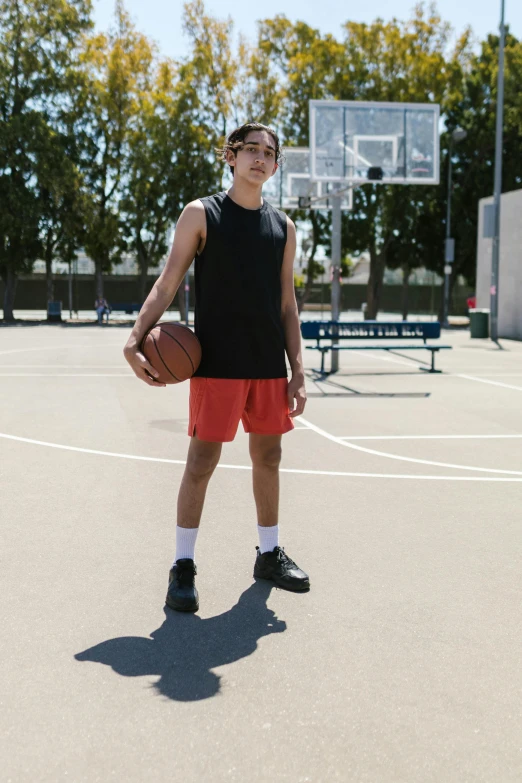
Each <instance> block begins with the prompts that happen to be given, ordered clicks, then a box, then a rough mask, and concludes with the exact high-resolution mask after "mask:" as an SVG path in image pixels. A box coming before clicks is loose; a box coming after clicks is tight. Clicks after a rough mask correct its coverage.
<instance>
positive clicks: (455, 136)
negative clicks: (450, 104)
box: [442, 128, 468, 326]
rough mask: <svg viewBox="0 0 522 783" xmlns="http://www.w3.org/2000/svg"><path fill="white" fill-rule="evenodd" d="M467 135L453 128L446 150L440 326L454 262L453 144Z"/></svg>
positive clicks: (445, 315)
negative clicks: (442, 302)
mask: <svg viewBox="0 0 522 783" xmlns="http://www.w3.org/2000/svg"><path fill="white" fill-rule="evenodd" d="M467 135H468V134H467V133H466V131H465V130H463V128H455V130H454V131H452V132H451V136H450V143H449V150H448V203H447V207H446V244H445V250H444V262H445V263H444V305H443V311H442V325H443V326H448V315H449V291H450V278H451V265H452V263H453V262H454V260H455V240H454V239H452V238H451V191H452V177H453V163H452V157H453V144H456V143H457V142H459V141H462V140H463V139H465V138H466V136H467Z"/></svg>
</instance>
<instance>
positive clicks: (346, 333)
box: [301, 321, 452, 375]
mask: <svg viewBox="0 0 522 783" xmlns="http://www.w3.org/2000/svg"><path fill="white" fill-rule="evenodd" d="M301 335H302V337H303V340H315V341H316V344H315V345H308V346H307V348H308V350H314V351H320V352H321V369H320V372H321V374H322V375H326V374H327V373H326V371H325V369H324V359H325V355H326V354H327V353H328V352H329V351H360V350H361V349H362V350H365V351H372V350H373V351H377V350H378V351H389V352H390V353H397V354H398V355H399V356H400V351H416V350H417V351H419V350H426V351H431V364H429V365H428V366H427V367H423V366H422V365H423V364H426V362H422V361H421V360H418V359H413V361H416V362H417V363H418V364H420V365H421V366H420V367H419V369H420V370H424V371H425V372H442V371H441V370H436V369H435V354H436V353H437V351H442V350H451V348H452V346H451V345H432V344H429V343H428V342H427V341H428V340H436V339H438V338H439V337H440V323H439V322H438V321H427V322H424V321H419V322H415V321H302V322H301ZM339 340H382V341H383V342H382V344H380V345H373V344H371V345H364V346H361V345H339V342H338V341H339ZM399 340H409V341H413V340H422V344H418V343H417V344H414V345H411V344H410V345H405V344H400V343H398V344H395V341H399ZM324 341H330V343H329V344H328V345H325V344H324ZM407 358H408V359H409V358H410V357H409V356H408V357H407Z"/></svg>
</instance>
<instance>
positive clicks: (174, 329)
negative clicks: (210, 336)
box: [141, 322, 201, 383]
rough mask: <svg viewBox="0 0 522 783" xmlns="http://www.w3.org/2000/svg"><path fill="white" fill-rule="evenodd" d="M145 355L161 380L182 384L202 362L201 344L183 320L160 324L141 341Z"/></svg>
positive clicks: (161, 381)
mask: <svg viewBox="0 0 522 783" xmlns="http://www.w3.org/2000/svg"><path fill="white" fill-rule="evenodd" d="M141 350H142V353H143V354H144V355H145V357H146V359H147V361H149V362H150V363H151V364H152V366H153V367H154V369H155V370H157V371H158V372H159V376H158V377H157V378H156V379H155V380H157V381H159V382H160V383H181V381H186V380H187V379H188V378H191V377H192V376H193V375H194V373H195V372H196V370H197V369H198V367H199V363H200V361H201V344H200V342H199V340H198V338H197V337H196V335H195V334H194V332H193V331H192V329H189V328H188V326H183V325H182V324H179V323H171V322H166V323H161V322H160V323H157V324H156V325H155V326H153V327H152V329H150V330H149V331H148V332H147V334H146V335H145V337H144V338H143V342H142V344H141Z"/></svg>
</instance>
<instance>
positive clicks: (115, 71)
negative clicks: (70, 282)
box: [75, 0, 154, 296]
mask: <svg viewBox="0 0 522 783" xmlns="http://www.w3.org/2000/svg"><path fill="white" fill-rule="evenodd" d="M153 58H154V48H153V46H152V44H151V43H150V42H149V41H148V39H147V38H146V37H145V36H144V35H142V34H141V33H139V32H137V31H136V29H135V28H134V26H133V24H132V23H131V21H130V19H129V16H128V14H127V12H126V11H125V8H124V6H123V3H122V0H117V2H116V12H115V26H114V28H113V29H111V30H110V31H109V33H107V34H105V33H99V34H97V35H95V36H93V37H91V38H89V39H88V40H86V42H85V47H84V51H83V53H82V65H83V69H84V70H83V84H82V89H81V90H79V91H78V94H77V97H76V107H75V110H76V124H77V135H78V139H79V143H80V144H81V146H82V154H81V169H82V175H83V182H84V193H85V196H86V219H85V228H84V247H85V251H86V253H87V255H88V256H89V257H90V258H92V260H93V261H94V264H95V274H96V294H97V296H103V275H104V273H107V272H109V271H110V270H111V268H112V265H113V264H114V263H118V262H119V261H120V260H121V255H122V252H123V251H124V250H125V249H126V247H127V242H126V227H125V225H124V221H123V220H121V218H120V215H119V200H120V198H121V193H122V182H123V179H124V174H125V172H126V167H127V161H128V154H129V136H130V133H131V128H132V122H133V118H134V117H135V114H136V112H137V102H138V96H139V95H140V94H142V93H143V92H145V91H146V90H147V88H148V86H149V83H150V73H151V67H152V62H153Z"/></svg>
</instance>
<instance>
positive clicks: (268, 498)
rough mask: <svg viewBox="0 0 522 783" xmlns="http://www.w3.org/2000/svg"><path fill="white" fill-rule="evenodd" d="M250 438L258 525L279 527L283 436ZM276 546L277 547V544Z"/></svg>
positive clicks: (251, 434)
mask: <svg viewBox="0 0 522 783" xmlns="http://www.w3.org/2000/svg"><path fill="white" fill-rule="evenodd" d="M249 437H250V457H251V459H252V480H253V485H254V498H255V501H256V508H257V523H258V525H259V527H266V528H269V527H277V523H278V517H279V464H280V462H281V435H257V434H256V433H253V432H251V433H250V436H249ZM274 546H277V542H276V543H275V544H274ZM272 548H273V547H272Z"/></svg>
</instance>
